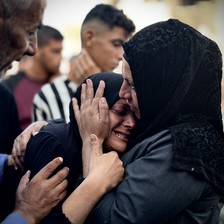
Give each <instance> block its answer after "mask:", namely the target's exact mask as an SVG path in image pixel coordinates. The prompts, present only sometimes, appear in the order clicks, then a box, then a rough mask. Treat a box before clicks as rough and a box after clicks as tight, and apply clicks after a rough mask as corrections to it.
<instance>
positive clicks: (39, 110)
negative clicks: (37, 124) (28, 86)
mask: <svg viewBox="0 0 224 224" xmlns="http://www.w3.org/2000/svg"><path fill="white" fill-rule="evenodd" d="M77 87H78V85H76V84H75V83H74V82H71V81H69V80H68V79H67V78H66V77H65V76H60V77H58V78H57V79H55V80H54V82H52V83H47V84H45V85H44V86H43V87H42V88H41V90H40V91H39V92H38V93H37V94H35V96H34V100H33V111H32V121H42V120H48V121H50V120H55V119H62V120H64V121H65V122H69V120H70V119H69V103H70V101H71V98H72V97H73V95H74V93H75V91H76V89H77Z"/></svg>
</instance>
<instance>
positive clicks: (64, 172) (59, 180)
mask: <svg viewBox="0 0 224 224" xmlns="http://www.w3.org/2000/svg"><path fill="white" fill-rule="evenodd" d="M68 173H69V168H68V167H64V168H63V169H61V170H60V171H58V172H57V173H56V174H55V175H54V176H53V177H51V178H50V179H49V180H48V182H49V184H50V185H51V186H52V187H56V186H58V185H60V186H63V183H64V181H67V180H65V178H66V177H67V176H68ZM66 183H67V182H66ZM66 186H67V185H66Z"/></svg>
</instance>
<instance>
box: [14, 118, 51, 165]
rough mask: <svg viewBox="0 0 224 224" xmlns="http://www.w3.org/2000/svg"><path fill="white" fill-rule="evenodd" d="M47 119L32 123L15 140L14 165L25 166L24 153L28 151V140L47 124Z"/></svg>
mask: <svg viewBox="0 0 224 224" xmlns="http://www.w3.org/2000/svg"><path fill="white" fill-rule="evenodd" d="M47 124H48V123H47V122H46V121H37V122H34V123H32V124H30V125H29V126H28V127H27V128H26V129H25V130H24V131H23V132H22V133H21V134H20V135H19V136H18V137H17V138H16V139H15V141H14V144H13V148H12V157H13V160H12V161H13V166H14V167H15V168H16V169H17V168H21V169H22V168H23V163H24V155H25V151H26V145H27V142H28V141H29V140H30V138H31V136H34V135H36V134H37V133H38V132H39V131H40V129H41V128H42V127H43V126H44V125H47Z"/></svg>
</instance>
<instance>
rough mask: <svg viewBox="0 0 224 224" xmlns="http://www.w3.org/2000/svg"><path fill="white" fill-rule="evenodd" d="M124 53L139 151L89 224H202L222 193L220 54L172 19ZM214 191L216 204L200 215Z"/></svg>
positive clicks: (133, 41)
mask: <svg viewBox="0 0 224 224" xmlns="http://www.w3.org/2000/svg"><path fill="white" fill-rule="evenodd" d="M124 51H125V54H124V57H125V59H126V61H127V62H128V64H129V66H130V69H131V73H132V78H133V83H134V87H135V90H136V94H137V99H138V105H139V109H140V114H141V119H140V121H139V123H137V129H136V133H135V134H136V136H137V138H136V139H135V140H134V141H133V142H132V143H131V144H130V146H129V147H130V148H131V146H132V145H136V143H137V145H136V146H135V147H134V148H133V149H131V150H130V152H128V153H126V154H125V155H124V158H123V160H124V162H125V166H126V176H125V179H124V181H123V182H122V183H121V184H120V185H119V186H118V188H117V190H116V191H113V192H111V193H109V194H107V195H106V196H105V197H104V198H103V200H102V201H101V202H99V204H98V207H97V208H96V209H95V210H93V213H92V214H91V215H90V216H89V222H90V223H116V224H118V223H141V224H142V223H156V224H157V223H181V224H188V223H201V224H204V223H206V221H207V220H208V219H209V218H210V215H211V214H212V211H213V207H217V206H218V200H219V199H220V198H221V196H223V193H224V190H223V189H224V150H223V148H224V140H223V131H222V119H221V105H220V102H221V78H222V57H221V52H220V50H219V48H218V46H217V44H216V43H215V42H213V41H212V40H210V39H208V38H207V37H205V36H203V35H202V34H201V33H199V32H198V31H196V30H195V29H193V28H192V27H190V26H188V25H187V24H184V23H182V22H180V21H178V20H174V19H170V20H168V21H165V22H159V23H156V24H153V25H150V26H148V27H145V28H144V29H142V30H141V31H139V32H137V33H136V34H135V35H134V36H133V37H132V38H131V39H130V40H129V41H128V42H126V43H125V44H124ZM164 130H166V131H164ZM168 130H169V131H170V137H169V138H168V136H165V139H164V138H162V140H161V138H158V135H159V136H160V137H162V136H163V134H164V132H165V133H166V134H167V131H168ZM157 133H158V134H157ZM154 135H155V136H157V137H155V136H154ZM152 148H153V150H152ZM147 152H149V153H147ZM168 152H169V153H168ZM127 158H131V160H130V159H127ZM152 163H153V165H152ZM174 173H176V175H174ZM175 176H176V177H177V179H175ZM164 178H165V179H164ZM176 180H178V181H176ZM173 183H175V185H174V184H173ZM186 186H188V187H189V190H188V189H187V188H186ZM197 191H198V192H197ZM164 192H165V193H166V194H164ZM208 192H212V194H213V196H214V199H215V198H216V199H217V200H214V201H213V203H214V204H213V205H212V204H208V205H206V207H205V208H203V211H202V210H200V206H201V205H202V204H203V203H200V202H203V201H206V198H207V196H208V195H207V193H208ZM210 196H211V195H210ZM210 196H209V197H210ZM188 198H189V199H188ZM211 198H212V196H211V197H210V199H211ZM192 206H193V207H192ZM206 211H207V213H206ZM215 216H216V217H214V218H216V220H217V217H218V213H216V214H215Z"/></svg>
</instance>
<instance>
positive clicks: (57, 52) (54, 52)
mask: <svg viewBox="0 0 224 224" xmlns="http://www.w3.org/2000/svg"><path fill="white" fill-rule="evenodd" d="M61 59H62V41H56V40H50V41H49V42H48V43H47V44H46V45H45V46H42V47H39V48H38V50H37V53H36V54H35V55H34V57H33V63H32V66H31V67H30V69H29V70H28V71H27V76H28V77H29V78H30V79H32V80H35V81H39V82H48V81H49V80H50V79H51V78H52V77H53V76H54V75H56V74H58V73H59V67H60V63H61Z"/></svg>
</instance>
